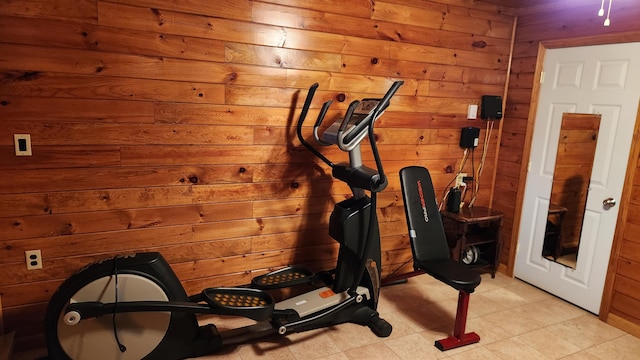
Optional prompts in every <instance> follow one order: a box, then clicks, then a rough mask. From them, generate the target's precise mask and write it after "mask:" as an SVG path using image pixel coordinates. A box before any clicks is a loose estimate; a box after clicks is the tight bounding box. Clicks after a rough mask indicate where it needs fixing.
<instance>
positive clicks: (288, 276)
mask: <svg viewBox="0 0 640 360" xmlns="http://www.w3.org/2000/svg"><path fill="white" fill-rule="evenodd" d="M314 280H315V276H313V273H312V272H311V271H309V270H307V269H305V268H301V267H293V266H290V267H286V268H284V269H280V270H276V271H272V272H270V273H268V274H264V275H260V276H256V277H255V278H253V280H251V285H252V286H253V287H254V288H256V289H262V290H270V289H279V288H283V287H290V286H295V285H301V284H308V283H310V282H312V281H314Z"/></svg>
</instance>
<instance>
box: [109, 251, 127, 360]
mask: <svg viewBox="0 0 640 360" xmlns="http://www.w3.org/2000/svg"><path fill="white" fill-rule="evenodd" d="M113 275H114V278H115V286H116V288H115V295H116V300H115V302H114V304H113V317H112V318H111V323H112V324H113V336H114V337H115V339H116V344H118V349H120V352H122V353H123V352H125V351H127V347H126V346H124V345H123V344H122V343H121V342H120V339H119V338H118V331H117V325H116V314H117V313H118V257H117V256H116V257H114V258H113Z"/></svg>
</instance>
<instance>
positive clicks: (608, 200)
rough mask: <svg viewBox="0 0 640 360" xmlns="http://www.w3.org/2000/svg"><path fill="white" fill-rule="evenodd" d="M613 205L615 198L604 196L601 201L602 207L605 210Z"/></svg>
mask: <svg viewBox="0 0 640 360" xmlns="http://www.w3.org/2000/svg"><path fill="white" fill-rule="evenodd" d="M614 206H616V199H614V198H606V199H604V200H603V201H602V207H604V209H605V210H609V209H611V208H612V207H614Z"/></svg>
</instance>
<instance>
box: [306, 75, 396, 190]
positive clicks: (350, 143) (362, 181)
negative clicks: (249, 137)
mask: <svg viewBox="0 0 640 360" xmlns="http://www.w3.org/2000/svg"><path fill="white" fill-rule="evenodd" d="M403 84H404V81H395V82H394V83H393V85H391V87H390V88H389V90H387V92H386V93H385V95H384V96H383V97H382V99H371V98H369V99H362V100H361V101H358V100H355V101H353V102H351V104H349V107H348V109H347V112H346V114H345V116H344V118H343V119H342V121H336V122H335V123H334V124H332V125H331V126H330V127H329V128H328V129H327V130H325V132H324V134H323V135H322V137H320V136H319V134H318V129H319V127H320V125H321V124H322V121H323V120H324V117H325V115H326V113H327V111H328V109H329V106H330V105H331V103H332V101H331V100H329V101H327V102H325V103H324V104H323V105H322V109H321V110H320V113H319V114H318V118H317V120H316V122H315V124H314V127H313V136H314V138H315V140H316V142H317V143H318V144H320V145H322V146H329V145H333V144H335V145H338V147H339V148H340V149H341V150H343V151H345V152H349V153H351V152H352V151H353V150H354V149H356V148H357V147H358V146H359V145H360V142H361V141H362V140H363V139H364V137H365V136H367V135H368V136H369V138H370V145H371V149H372V151H373V155H374V159H375V162H376V168H377V169H376V170H372V169H369V170H370V171H364V174H354V173H353V170H354V169H352V168H345V167H344V166H341V167H340V169H337V168H336V164H334V163H333V162H332V161H331V160H329V159H328V158H327V157H325V156H324V155H323V154H321V153H320V152H319V151H318V150H317V149H316V148H315V147H313V146H312V145H311V144H309V143H308V142H307V141H306V140H305V139H304V137H303V136H302V124H303V123H304V121H305V119H306V117H307V113H308V111H309V108H310V106H311V102H312V100H313V97H314V95H315V92H316V90H317V89H318V83H315V84H313V85H311V87H310V88H309V92H308V93H307V97H306V99H305V102H304V105H303V107H302V111H301V113H300V117H299V119H298V124H297V135H298V139H299V140H300V142H301V143H302V145H304V147H306V148H307V149H308V150H309V151H311V152H312V153H313V154H314V155H316V156H317V157H318V158H320V159H321V160H322V161H323V162H325V163H326V164H327V165H329V166H330V167H331V168H333V169H334V176H335V175H336V174H342V175H343V176H337V177H339V178H340V179H341V180H343V181H345V182H347V183H349V184H350V185H354V183H355V186H356V187H359V188H364V189H369V190H371V191H374V192H377V191H382V190H383V189H384V188H385V187H386V183H387V181H386V177H385V176H384V171H383V168H382V161H381V160H380V155H379V153H378V148H377V145H376V142H375V137H374V133H373V127H374V123H375V121H376V120H377V119H378V118H379V117H380V116H381V115H382V113H383V112H384V111H385V110H386V109H387V107H388V106H389V103H390V100H391V97H393V96H394V95H395V93H396V92H397V91H398V89H399V88H400V86H402V85H403ZM357 166H358V167H360V165H357ZM372 172H377V174H372ZM352 175H355V176H352ZM363 175H364V176H363ZM351 179H353V180H351Z"/></svg>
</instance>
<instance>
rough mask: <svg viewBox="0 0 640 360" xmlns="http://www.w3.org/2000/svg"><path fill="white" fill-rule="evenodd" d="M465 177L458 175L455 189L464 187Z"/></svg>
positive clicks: (465, 175)
mask: <svg viewBox="0 0 640 360" xmlns="http://www.w3.org/2000/svg"><path fill="white" fill-rule="evenodd" d="M465 177H467V173H460V174H458V175H457V176H456V185H455V187H460V186H464V185H465V184H464V178H465Z"/></svg>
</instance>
